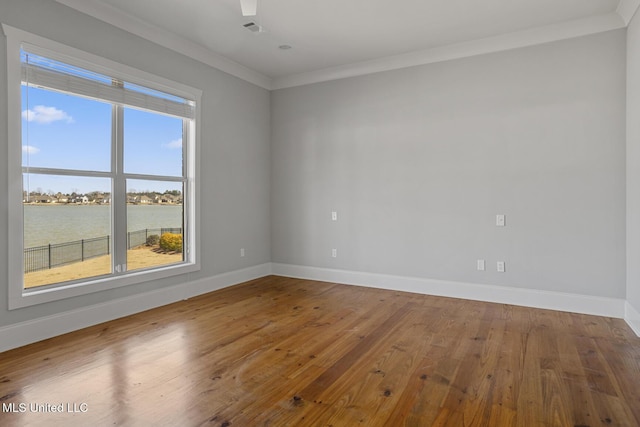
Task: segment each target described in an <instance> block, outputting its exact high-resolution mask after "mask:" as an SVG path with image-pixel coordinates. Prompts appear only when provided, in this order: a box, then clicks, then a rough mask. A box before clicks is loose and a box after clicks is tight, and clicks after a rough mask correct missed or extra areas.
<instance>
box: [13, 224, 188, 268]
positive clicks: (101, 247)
mask: <svg viewBox="0 0 640 427" xmlns="http://www.w3.org/2000/svg"><path fill="white" fill-rule="evenodd" d="M164 233H176V234H182V228H145V229H144V230H138V231H129V232H128V233H127V249H132V248H135V247H138V246H142V245H144V244H146V243H147V238H148V237H149V236H152V235H154V234H156V235H158V236H162V235H163V234H164ZM110 250H111V236H103V237H94V238H92V239H82V240H76V241H75V242H65V243H54V244H48V245H44V246H36V247H33V248H26V249H25V250H24V272H25V273H30V272H32V271H39V270H47V269H49V268H53V267H59V266H61V265H65V264H71V263H74V262H79V261H84V260H87V259H91V258H95V257H99V256H103V255H109V253H110Z"/></svg>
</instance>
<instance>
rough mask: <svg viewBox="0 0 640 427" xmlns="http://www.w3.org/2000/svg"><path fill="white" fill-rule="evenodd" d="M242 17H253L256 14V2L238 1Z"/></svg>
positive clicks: (253, 0)
mask: <svg viewBox="0 0 640 427" xmlns="http://www.w3.org/2000/svg"><path fill="white" fill-rule="evenodd" d="M240 8H241V9H242V16H255V15H256V13H257V12H258V0H240Z"/></svg>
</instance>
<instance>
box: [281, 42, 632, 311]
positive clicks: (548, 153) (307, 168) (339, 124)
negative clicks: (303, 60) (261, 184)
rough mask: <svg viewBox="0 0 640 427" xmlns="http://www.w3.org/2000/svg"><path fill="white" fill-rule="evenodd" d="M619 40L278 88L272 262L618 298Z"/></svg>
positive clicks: (621, 196) (621, 177)
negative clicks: (334, 253) (498, 222)
mask: <svg viewBox="0 0 640 427" xmlns="http://www.w3.org/2000/svg"><path fill="white" fill-rule="evenodd" d="M625 37H626V32H625V31H624V30H619V31H613V32H607V33H603V34H598V35H592V36H588V37H582V38H577V39H571V40H565V41H559V42H554V43H549V44H544V45H539V46H534V47H529V48H523V49H517V50H511V51H506V52H501V53H495V54H488V55H482V56H477V57H470V58H466V59H461V60H455V61H449V62H443V63H437V64H431V65H425V66H419V67H413V68H408V69H403V70H397V71H390V72H385V73H379V74H373V75H368V76H363V77H355V78H349V79H344V80H338V81H333V82H326V83H318V84H313V85H308V86H302V87H296V88H289V89H282V90H278V91H275V92H273V93H272V99H271V115H272V123H271V131H272V141H271V144H272V150H271V156H272V157H271V158H272V209H271V218H272V260H273V262H277V263H289V264H297V265H305V266H315V267H325V268H338V269H346V270H355V271H366V272H373V273H385V274H392V275H402V276H415V277H422V278H431V279H444V280H451V281H461V282H471V283H484V284H494V285H502V286H514V287H524V288H531V289H542V290H551V291H561V292H570V293H578V294H584V295H594V296H606V297H615V298H624V297H625V286H626V285H625V276H626V273H625V268H626V265H625V56H626V44H625V40H626V39H625ZM333 210H336V211H338V215H339V220H338V221H337V222H332V221H331V211H333ZM499 213H500V214H506V215H507V227H504V228H497V227H496V226H495V215H496V214H499ZM332 248H337V250H338V257H337V258H332V257H331V249H332ZM476 259H486V260H487V263H488V265H487V267H488V270H487V271H485V272H478V271H476ZM498 260H504V261H506V268H507V272H506V273H502V274H501V273H497V272H496V264H495V263H496V261H498Z"/></svg>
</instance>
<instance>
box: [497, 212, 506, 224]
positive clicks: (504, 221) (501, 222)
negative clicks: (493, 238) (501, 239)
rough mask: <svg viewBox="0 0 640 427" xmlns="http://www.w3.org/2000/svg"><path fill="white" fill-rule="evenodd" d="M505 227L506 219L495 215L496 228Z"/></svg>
mask: <svg viewBox="0 0 640 427" xmlns="http://www.w3.org/2000/svg"><path fill="white" fill-rule="evenodd" d="M505 225H506V218H505V216H504V215H496V226H497V227H504V226H505Z"/></svg>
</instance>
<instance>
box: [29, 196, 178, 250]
mask: <svg viewBox="0 0 640 427" xmlns="http://www.w3.org/2000/svg"><path fill="white" fill-rule="evenodd" d="M24 218H25V230H24V247H25V248H31V247H34V246H40V245H47V244H49V243H64V242H72V241H75V240H81V239H90V238H92V237H103V236H107V235H109V234H111V232H110V224H111V206H109V205H48V206H47V205H24ZM161 227H165V228H168V227H176V228H178V227H182V206H170V205H151V206H144V205H127V228H128V231H137V230H144V229H145V228H161Z"/></svg>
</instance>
